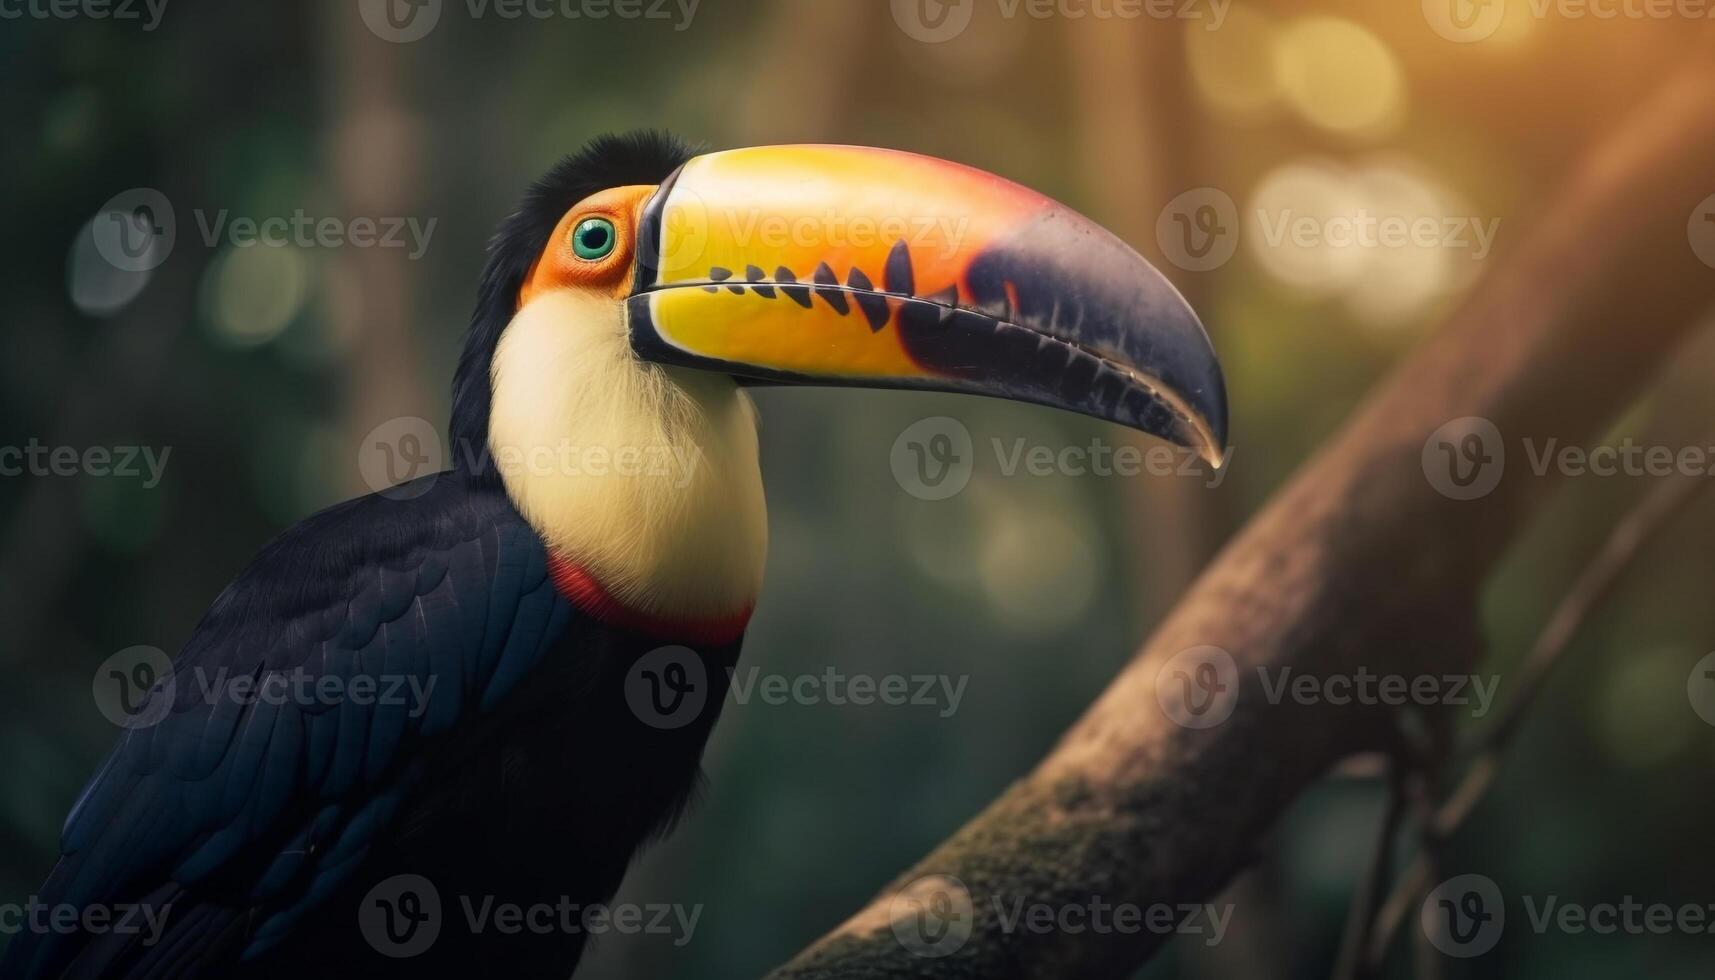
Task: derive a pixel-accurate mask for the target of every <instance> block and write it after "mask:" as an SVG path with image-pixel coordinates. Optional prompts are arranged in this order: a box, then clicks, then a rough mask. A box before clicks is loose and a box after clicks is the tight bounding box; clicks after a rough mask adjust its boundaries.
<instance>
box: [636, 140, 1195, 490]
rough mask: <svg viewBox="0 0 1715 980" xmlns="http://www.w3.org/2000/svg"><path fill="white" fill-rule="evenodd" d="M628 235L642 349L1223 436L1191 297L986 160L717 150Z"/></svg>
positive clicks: (734, 368) (664, 192) (822, 379)
mask: <svg viewBox="0 0 1715 980" xmlns="http://www.w3.org/2000/svg"><path fill="white" fill-rule="evenodd" d="M637 239H638V242H637V247H638V254H637V261H636V270H637V271H636V279H635V281H634V282H633V284H632V290H631V298H630V299H629V300H628V303H629V313H630V330H631V342H632V346H633V348H634V349H635V350H636V352H637V353H638V355H639V356H640V357H643V358H645V359H647V360H651V361H657V362H660V363H666V364H677V365H687V366H692V367H698V368H705V369H709V370H719V371H725V372H728V373H731V374H733V375H737V376H739V377H741V378H746V379H752V380H760V381H775V382H792V383H801V384H827V385H856V386H862V387H873V388H923V389H931V390H937V391H959V392H969V393H973V394H980V395H993V396H998V397H1002V398H1010V399H1014V400H1018V401H1027V402H1035V403H1038V404H1043V405H1051V406H1054V407H1057V408H1064V409H1069V410H1071V411H1074V412H1081V413H1083V414H1085V415H1093V416H1096V417H1097V418H1102V419H1108V420H1110V421H1114V422H1119V423H1122V424H1124V425H1128V426H1131V427H1133V428H1136V429H1141V430H1143V431H1145V432H1150V433H1154V434H1155V435H1158V436H1161V437H1163V438H1166V439H1168V440H1170V441H1172V442H1175V443H1177V444H1179V445H1182V446H1187V447H1190V448H1193V449H1195V450H1196V451H1197V452H1198V453H1199V454H1200V455H1202V456H1204V457H1205V458H1207V459H1209V460H1210V461H1212V462H1216V463H1218V462H1219V461H1220V460H1221V458H1222V457H1223V455H1224V448H1225V446H1226V427H1227V405H1226V394H1225V385H1224V383H1223V381H1222V378H1221V368H1220V364H1219V363H1218V362H1217V361H1216V359H1215V352H1214V350H1213V349H1212V348H1211V347H1210V344H1209V338H1208V336H1207V335H1206V334H1204V332H1203V327H1202V325H1201V324H1200V323H1198V321H1197V315H1196V314H1195V313H1194V312H1192V310H1191V308H1190V306H1188V305H1187V304H1186V302H1185V300H1184V299H1183V298H1182V297H1181V296H1180V295H1179V293H1178V292H1177V291H1176V290H1175V289H1174V288H1173V286H1172V285H1171V284H1169V283H1168V282H1167V280H1166V279H1164V278H1162V276H1161V274H1160V273H1159V272H1157V271H1156V270H1155V269H1154V268H1153V267H1151V266H1150V265H1149V263H1148V262H1146V261H1144V260H1143V258H1142V257H1141V256H1139V255H1138V254H1137V253H1136V252H1134V251H1132V250H1131V249H1130V248H1129V247H1127V246H1126V245H1125V243H1124V242H1121V241H1120V240H1119V239H1118V238H1116V237H1114V236H1113V235H1112V234H1110V233H1109V232H1107V231H1105V230H1104V229H1102V228H1101V227H1099V226H1097V225H1096V224H1095V223H1093V222H1091V221H1089V220H1088V219H1086V218H1084V217H1082V216H1080V215H1078V214H1076V213H1074V212H1072V211H1070V210H1068V209H1067V208H1065V207H1063V206H1061V205H1059V204H1057V203H1055V202H1054V201H1051V200H1049V199H1048V198H1046V197H1043V196H1042V195H1040V194H1037V193H1035V192H1033V191H1030V190H1027V189H1025V188H1023V187H1020V186H1018V185H1017V184H1013V183H1011V182H1009V181H1006V180H1002V179H1001V178H999V177H995V176H993V175H991V174H987V173H983V172H982V171H979V170H973V169H971V168H968V167H963V166H960V165H958V164H953V163H947V162H945V161H941V160H936V159H933V158H930V157H923V156H918V155H916V154H911V153H901V152H897V151H892V150H876V149H868V148H864V147H847V146H770V147H756V148H751V149H741V150H729V151H726V152H722V153H712V154H708V155H706V156H700V157H695V158H693V159H692V160H690V161H689V162H688V163H686V164H685V165H684V166H683V167H681V168H680V169H679V170H678V172H677V173H675V174H674V175H673V176H672V177H670V178H668V179H667V180H666V181H665V182H663V183H662V184H661V186H660V188H659V189H657V190H656V191H655V193H654V194H653V195H652V196H651V197H649V199H648V200H647V201H646V202H645V203H644V205H643V208H642V213H641V215H640V217H639V223H638V233H637Z"/></svg>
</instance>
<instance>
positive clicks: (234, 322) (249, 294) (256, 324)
mask: <svg viewBox="0 0 1715 980" xmlns="http://www.w3.org/2000/svg"><path fill="white" fill-rule="evenodd" d="M309 280H310V268H309V263H308V262H306V261H305V259H304V256H303V255H302V253H301V252H300V251H299V250H298V249H297V248H295V247H292V246H289V245H282V246H268V245H252V246H249V247H247V248H232V249H228V250H227V251H225V252H224V253H222V254H221V255H220V257H219V258H218V259H216V260H215V261H214V262H213V263H211V264H210V265H209V267H208V271H207V272H206V273H204V275H203V291H202V310H203V316H204V319H205V321H206V322H207V323H208V324H209V326H210V328H211V329H212V330H213V331H214V335H215V336H216V337H217V338H218V339H220V340H221V341H222V342H224V343H226V344H228V345H230V346H233V347H259V346H261V345H263V344H266V343H268V342H269V341H271V340H273V339H274V338H276V337H278V336H279V335H280V333H281V331H283V330H285V329H286V327H287V326H288V325H289V324H290V323H291V322H292V318H293V317H295V316H297V315H298V311H299V310H300V309H302V307H303V305H304V298H305V295H306V294H307V292H308V289H309V284H310V283H309Z"/></svg>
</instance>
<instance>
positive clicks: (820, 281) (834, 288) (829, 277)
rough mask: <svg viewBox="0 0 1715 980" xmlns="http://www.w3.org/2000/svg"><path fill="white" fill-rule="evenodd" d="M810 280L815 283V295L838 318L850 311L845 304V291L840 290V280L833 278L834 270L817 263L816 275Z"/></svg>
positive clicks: (849, 305) (825, 264)
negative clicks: (831, 309)
mask: <svg viewBox="0 0 1715 980" xmlns="http://www.w3.org/2000/svg"><path fill="white" fill-rule="evenodd" d="M810 278H811V279H812V280H814V281H815V283H816V295H817V296H820V297H822V299H824V300H826V301H827V303H828V305H829V306H831V307H833V308H834V310H835V311H836V312H838V313H839V314H840V316H845V315H846V314H847V313H850V312H851V311H852V308H851V304H850V303H847V302H846V294H845V291H844V290H842V289H841V288H840V280H839V279H838V278H837V277H835V276H834V270H833V269H831V268H829V267H828V263H826V262H820V263H817V265H816V273H815V275H813V276H811V277H810Z"/></svg>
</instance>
